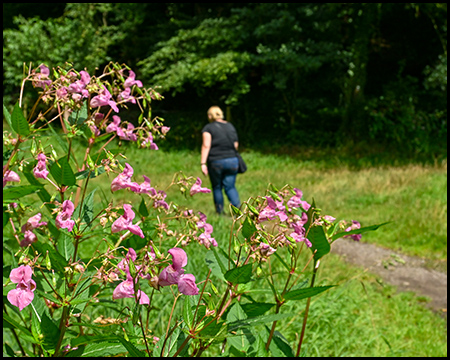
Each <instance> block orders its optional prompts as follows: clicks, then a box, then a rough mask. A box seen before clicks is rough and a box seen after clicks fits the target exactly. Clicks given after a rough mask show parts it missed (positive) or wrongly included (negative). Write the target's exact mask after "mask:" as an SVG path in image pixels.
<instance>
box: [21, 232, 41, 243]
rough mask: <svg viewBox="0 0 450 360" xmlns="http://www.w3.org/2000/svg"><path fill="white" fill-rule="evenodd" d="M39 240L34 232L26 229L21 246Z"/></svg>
mask: <svg viewBox="0 0 450 360" xmlns="http://www.w3.org/2000/svg"><path fill="white" fill-rule="evenodd" d="M36 241H37V236H36V234H35V233H34V232H32V231H31V230H26V231H24V238H23V240H22V241H21V242H20V244H19V245H20V246H21V247H25V246H28V245H30V244H32V243H34V242H36Z"/></svg>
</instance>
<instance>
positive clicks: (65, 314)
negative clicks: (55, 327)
mask: <svg viewBox="0 0 450 360" xmlns="http://www.w3.org/2000/svg"><path fill="white" fill-rule="evenodd" d="M68 314H69V307H68V306H64V308H63V313H62V315H61V322H60V323H59V331H60V335H59V339H58V343H57V344H56V348H55V353H54V354H53V357H57V356H59V349H60V348H61V344H62V341H63V339H64V334H65V332H66V321H67V317H68Z"/></svg>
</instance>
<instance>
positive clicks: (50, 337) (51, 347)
mask: <svg viewBox="0 0 450 360" xmlns="http://www.w3.org/2000/svg"><path fill="white" fill-rule="evenodd" d="M41 333H42V335H43V336H44V339H43V341H42V347H43V348H44V349H45V350H46V351H48V352H49V353H50V354H54V353H55V349H56V345H57V343H58V340H59V335H60V331H59V329H58V327H57V326H56V325H55V324H54V323H53V321H52V320H50V318H49V317H48V316H47V315H46V314H45V313H44V314H42V318H41Z"/></svg>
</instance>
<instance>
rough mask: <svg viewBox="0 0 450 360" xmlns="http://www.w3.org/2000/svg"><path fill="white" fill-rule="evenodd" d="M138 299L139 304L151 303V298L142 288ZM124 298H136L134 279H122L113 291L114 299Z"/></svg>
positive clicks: (138, 293) (138, 292)
mask: <svg viewBox="0 0 450 360" xmlns="http://www.w3.org/2000/svg"><path fill="white" fill-rule="evenodd" d="M136 295H137V299H138V301H139V304H150V299H149V297H148V296H147V294H146V293H144V292H143V291H141V290H138V291H137V293H136ZM122 298H134V284H133V280H132V279H131V280H126V281H122V282H121V283H120V284H119V285H117V287H116V288H115V289H114V291H113V299H122Z"/></svg>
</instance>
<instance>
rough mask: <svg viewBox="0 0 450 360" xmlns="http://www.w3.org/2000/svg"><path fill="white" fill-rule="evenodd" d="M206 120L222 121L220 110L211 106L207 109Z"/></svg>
mask: <svg viewBox="0 0 450 360" xmlns="http://www.w3.org/2000/svg"><path fill="white" fill-rule="evenodd" d="M208 119H209V121H214V120H217V119H223V112H222V109H221V108H220V107H218V106H211V107H210V108H209V109H208Z"/></svg>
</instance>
